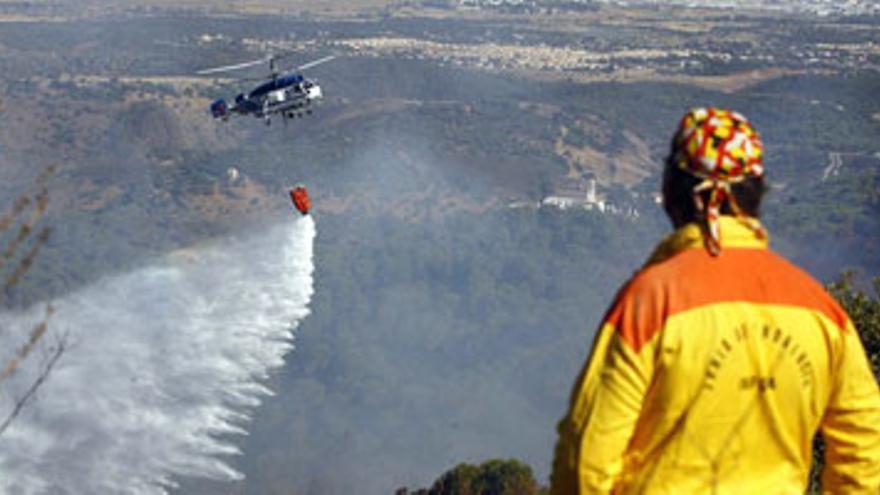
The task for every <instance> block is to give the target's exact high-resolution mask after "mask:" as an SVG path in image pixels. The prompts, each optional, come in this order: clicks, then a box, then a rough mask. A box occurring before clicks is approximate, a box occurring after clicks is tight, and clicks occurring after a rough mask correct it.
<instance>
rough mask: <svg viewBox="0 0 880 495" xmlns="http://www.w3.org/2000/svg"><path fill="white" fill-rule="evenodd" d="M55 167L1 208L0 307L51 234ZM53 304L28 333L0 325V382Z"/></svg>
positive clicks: (20, 398) (41, 337)
mask: <svg viewBox="0 0 880 495" xmlns="http://www.w3.org/2000/svg"><path fill="white" fill-rule="evenodd" d="M0 109H2V103H0ZM54 172H55V167H54V166H50V167H48V168H46V169H45V170H44V171H43V172H42V173H41V174H40V175H39V176H38V177H37V179H36V180H35V181H34V185H35V188H34V189H35V191H27V192H25V193H22V194H21V195H19V196H18V197H17V198H16V199H15V201H13V203H12V205H11V206H9V207H7V208H6V209H5V210H3V211H2V212H0V284H2V288H3V292H2V294H0V308H3V307H5V306H7V304H8V299H9V295H10V293H11V291H12V289H13V288H14V287H15V286H16V285H18V284H19V283H20V282H21V280H22V278H23V277H24V276H25V274H26V273H27V272H28V271H29V270H30V269H31V267H32V266H33V264H34V261H35V260H36V259H37V256H38V254H39V253H40V249H42V247H43V246H44V245H45V244H46V242H47V241H48V239H49V235H50V233H51V229H50V228H49V227H47V226H42V227H39V224H40V220H41V219H42V218H43V216H44V215H45V213H46V208H47V207H48V205H49V192H48V188H47V185H46V183H47V181H48V179H49V177H50V176H51V175H52V174H53V173H54ZM51 315H52V306H51V305H50V304H47V305H46V308H45V312H44V315H43V317H42V318H41V319H40V321H39V322H37V323H36V324H35V325H34V326H33V327H32V328H30V329H29V330H28V331H27V332H23V333H22V334H18V335H16V334H10V329H5V328H0V332H2V333H3V334H5V335H6V338H7V339H8V340H7V342H17V344H14V345H13V346H10V347H9V349H10V351H11V355H2V357H0V385H2V384H5V383H6V382H7V381H9V380H10V379H11V378H12V377H13V376H14V375H16V373H17V372H19V371H20V368H21V365H22V363H24V362H25V361H27V360H29V359H36V358H35V357H34V356H35V355H36V354H37V353H35V350H36V349H38V348H40V347H41V346H42V345H43V344H44V343H45V340H46V338H45V337H46V334H47V331H48V328H49V317H50V316H51ZM66 342H67V341H66V336H59V337H58V338H57V339H56V340H55V342H53V343H52V344H50V345H48V346H46V347H45V350H46V351H47V352H45V353H43V354H42V362H41V363H40V364H39V366H38V371H37V372H36V374H35V375H33V377H32V378H29V379H30V380H31V381H30V383H29V384H28V385H27V386H26V387H25V388H24V389H23V390H22V389H20V391H19V393H18V395H17V396H16V397H13V398H12V400H11V401H10V404H11V407H10V409H9V410H8V411H0V435H3V433H4V432H5V431H6V430H7V429H8V428H9V426H10V424H12V422H13V420H14V419H15V418H16V417H17V416H18V415H19V413H21V411H22V409H23V408H24V407H25V405H27V403H28V402H29V401H30V400H31V399H32V398H33V397H34V395H35V394H36V392H37V390H38V389H39V388H40V387H41V386H42V385H43V383H44V382H45V381H46V379H47V378H48V377H49V373H50V372H51V371H52V368H53V367H54V366H55V364H56V363H57V362H58V359H60V358H61V355H62V354H63V353H64V351H65V349H66Z"/></svg>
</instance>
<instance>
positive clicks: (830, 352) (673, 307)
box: [551, 217, 880, 495]
mask: <svg viewBox="0 0 880 495" xmlns="http://www.w3.org/2000/svg"><path fill="white" fill-rule="evenodd" d="M721 232H722V236H723V237H722V246H723V247H722V250H721V253H720V255H719V256H717V257H712V256H710V255H709V254H708V253H707V252H706V249H704V248H703V241H702V235H701V232H700V229H699V227H698V226H697V225H695V224H691V225H687V226H685V227H683V228H681V229H679V230H677V231H676V232H674V233H673V234H672V235H671V236H670V237H669V238H668V239H667V240H665V241H664V242H663V243H661V244H660V246H658V248H657V250H656V251H655V254H654V255H653V256H652V258H651V260H650V261H649V262H648V264H647V265H646V266H645V268H644V269H642V270H641V271H640V272H639V273H637V274H636V275H635V276H634V277H633V278H632V280H630V281H629V283H627V284H626V285H625V286H624V287H623V289H621V291H620V293H619V294H618V296H617V298H616V300H615V302H614V303H613V305H612V306H611V309H610V310H609V311H608V314H607V315H606V317H605V319H604V322H603V324H602V326H601V328H600V329H599V331H598V333H597V335H596V339H595V342H594V344H593V350H592V355H591V357H590V359H589V361H588V362H587V365H586V367H585V368H584V370H583V372H582V373H581V375H580V377H579V378H578V380H577V382H576V384H575V388H574V391H573V393H572V399H571V405H570V410H569V412H568V414H567V415H566V417H565V418H563V419H562V421H561V422H560V423H559V427H558V429H559V441H558V443H557V446H556V455H555V459H554V463H553V474H552V477H551V493H552V494H554V495H582V494H592V493H615V494H635V493H639V494H675V495H682V494H715V495H724V494H762V495H763V494H791V495H802V494H803V493H804V490H805V488H806V485H807V478H808V475H809V471H810V463H811V451H812V439H813V435H814V433H815V432H816V431H817V429H820V428H821V430H822V432H823V434H824V436H825V439H826V441H827V445H828V450H827V452H826V467H825V472H824V475H823V486H824V490H825V491H826V492H830V493H846V494H870V495H877V494H878V487H880V392H878V387H877V382H876V381H875V379H874V377H873V375H872V374H871V369H870V367H869V365H868V362H867V359H866V356H865V351H864V348H863V347H862V343H861V341H860V340H859V336H858V334H857V333H856V332H855V330H854V328H853V326H852V323H851V322H850V320H849V318H848V316H847V315H846V313H845V312H844V311H843V310H842V309H841V308H840V306H838V304H837V303H836V302H835V301H834V299H833V298H831V296H829V295H828V294H827V293H826V292H825V290H824V289H823V288H822V286H821V285H819V284H818V283H816V282H815V281H814V280H813V279H812V278H810V277H809V276H808V275H807V274H805V273H804V272H803V271H801V270H800V269H798V268H797V267H795V266H793V265H792V264H790V263H789V262H787V261H785V260H784V259H782V258H781V257H779V256H778V255H776V254H774V253H773V252H772V251H770V250H769V249H767V245H766V241H763V240H759V239H758V238H756V237H755V235H754V234H753V232H752V231H751V230H749V229H748V228H746V227H745V226H743V225H742V224H740V223H739V222H738V221H737V220H736V219H734V218H731V217H722V218H721Z"/></svg>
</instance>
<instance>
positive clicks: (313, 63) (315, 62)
mask: <svg viewBox="0 0 880 495" xmlns="http://www.w3.org/2000/svg"><path fill="white" fill-rule="evenodd" d="M334 58H336V55H328V56H326V57H324V58H319V59H318V60H313V61H311V62H309V63H307V64H303V65H300V66H299V67H297V68H296V69H294V70H296V71H301V70H306V69H311V68H312V67H314V66H316V65H321V64H323V63H324V62H329V61H331V60H333V59H334Z"/></svg>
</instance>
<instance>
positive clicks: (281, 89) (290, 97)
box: [196, 55, 336, 125]
mask: <svg viewBox="0 0 880 495" xmlns="http://www.w3.org/2000/svg"><path fill="white" fill-rule="evenodd" d="M281 58H283V57H279V56H275V55H270V56H268V57H264V58H261V59H259V60H254V61H251V62H244V63H241V64H235V65H225V66H223V67H213V68H210V69H204V70H200V71H198V72H196V74H199V75H208V74H216V73H220V72H228V71H234V70H239V69H245V68H248V67H253V66H255V65H260V64H265V63H268V64H269V75H267V76H265V77H260V78H244V79H239V80H238V81H239V82H242V81H262V84H260V85H259V86H257V87H255V88H254V89H252V90H251V91H250V92H248V93H239V94H238V95H236V96H235V100H234V102H232V103H227V102H226V100H225V99H223V98H220V99H218V100H215V101H214V102H213V103H211V106H210V110H211V115H212V116H213V117H214V118H215V119H220V120H222V121H224V122H226V121H227V120H229V117H230V116H232V115H253V116H254V117H256V118H262V119H263V121H264V122H265V123H266V125H270V124H271V123H272V116H273V115H281V117H282V118H283V119H284V120H285V122H287V119H293V118H296V117H302V116H303V114H304V113H305V114H307V115H310V114H311V113H312V109H311V108H310V107H311V105H312V104H313V103H314V102H317V101H318V100H320V99H322V98H323V97H324V94H323V92H322V91H321V86H320V85H318V83H317V82H316V81H314V80H312V79H307V78H305V77H303V75H302V74H300V72H301V71H303V70H306V69H310V68H312V67H314V66H316V65H319V64H323V63H324V62H329V61H330V60H333V59H334V58H336V56H335V55H330V56H327V57H323V58H320V59H318V60H314V61H312V62H309V63H307V64H303V65H300V66H299V67H295V68H292V69H288V70H285V71H280V72H279V71H278V70H277V67H276V65H277V64H276V62H277V61H278V60H279V59H281Z"/></svg>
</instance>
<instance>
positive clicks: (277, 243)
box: [0, 217, 315, 494]
mask: <svg viewBox="0 0 880 495" xmlns="http://www.w3.org/2000/svg"><path fill="white" fill-rule="evenodd" d="M314 236H315V226H314V223H313V221H312V219H311V217H303V218H301V219H298V220H295V221H294V222H293V223H292V224H290V223H286V224H284V225H280V226H276V227H274V228H272V229H270V230H269V231H268V232H264V233H262V234H259V235H256V234H254V235H248V236H247V237H246V238H241V239H229V240H226V241H223V242H221V243H218V244H214V245H211V246H206V247H200V248H192V249H189V250H187V251H183V252H178V253H175V254H171V255H169V256H167V257H166V258H164V259H161V260H159V261H157V262H155V263H153V264H152V265H151V266H148V267H146V268H142V269H139V270H137V271H134V272H132V273H128V274H125V275H120V276H114V277H111V278H107V279H105V280H103V281H101V282H99V283H97V284H95V285H94V286H92V287H89V288H86V289H83V290H80V291H78V292H76V293H73V294H71V295H69V296H67V297H65V298H64V299H62V300H59V301H56V302H55V303H54V306H55V308H56V313H55V314H54V315H53V316H52V318H51V320H50V328H52V329H53V331H56V332H58V331H61V332H69V336H70V337H69V338H70V342H71V347H70V348H69V349H67V350H66V352H65V354H64V355H63V356H62V357H61V359H60V360H59V361H58V363H57V365H56V366H55V368H54V370H53V371H52V373H51V375H50V377H49V380H48V381H47V382H45V384H44V385H43V387H42V388H40V390H39V394H38V395H37V397H36V398H35V400H34V401H32V402H30V403H29V404H28V406H27V407H26V408H25V409H24V410H23V412H22V413H21V415H20V416H19V417H18V418H16V420H15V421H14V422H13V423H12V426H11V427H10V429H8V430H7V431H6V433H5V434H4V435H3V436H2V437H0V493H16V494H19V493H21V494H35V493H70V494H85V493H114V494H115V493H130V494H161V493H165V492H166V488H169V487H172V486H174V484H173V481H172V477H173V476H175V475H185V476H196V477H206V478H212V479H220V480H229V479H238V478H240V477H241V474H240V473H238V472H236V471H235V470H233V469H232V468H230V467H229V465H228V464H227V463H226V462H225V460H224V456H228V455H230V454H236V453H237V450H236V448H235V447H234V446H233V445H232V444H231V443H230V442H229V440H230V438H229V435H230V434H242V433H244V427H245V426H246V421H247V419H248V417H247V412H248V411H249V410H250V409H251V408H253V407H254V406H256V405H258V404H259V403H260V398H261V397H262V396H264V395H268V394H270V391H269V390H268V389H267V388H266V387H265V386H264V385H263V381H264V380H265V378H266V377H267V373H268V372H269V371H270V370H271V369H273V368H276V367H278V366H281V365H282V364H283V359H284V355H285V353H287V352H288V351H289V350H290V349H291V348H292V343H291V340H292V337H293V334H292V331H293V329H294V328H295V327H296V326H297V324H298V323H299V321H301V320H302V319H303V318H304V317H305V316H306V315H307V314H308V312H309V311H308V303H309V299H310V297H311V294H312V270H313V264H312V243H313V240H314ZM42 314H43V308H42V307H40V308H35V309H34V310H32V311H29V312H25V313H19V314H3V315H0V328H3V329H6V331H5V332H4V333H2V334H0V348H3V349H4V350H3V351H2V352H3V354H8V352H9V351H8V348H9V347H10V345H11V343H10V342H4V341H5V340H8V338H9V335H16V334H18V335H21V334H22V332H24V331H26V330H23V329H28V328H30V327H31V326H33V322H34V321H35V320H37V319H38V318H39V317H40V316H42ZM16 328H17V329H18V330H16V331H11V330H12V329H16ZM38 361H39V359H36V358H35V359H29V360H28V361H27V362H26V364H25V366H24V367H23V368H22V369H21V370H20V371H19V372H18V373H17V374H16V375H14V377H13V380H11V381H10V382H7V384H5V386H4V389H3V390H2V391H0V392H2V396H0V412H3V415H4V416H5V415H6V413H7V412H8V411H10V410H11V407H12V403H13V400H14V399H15V398H16V397H20V396H21V394H23V393H24V390H25V389H26V387H27V385H28V384H29V383H30V382H29V381H28V379H29V378H30V379H32V378H33V376H34V374H35V373H36V372H37V368H38V365H39V362H38Z"/></svg>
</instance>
